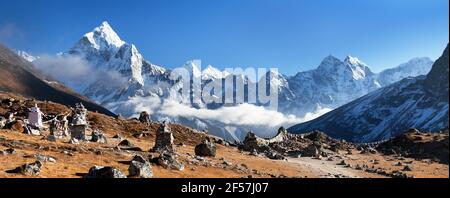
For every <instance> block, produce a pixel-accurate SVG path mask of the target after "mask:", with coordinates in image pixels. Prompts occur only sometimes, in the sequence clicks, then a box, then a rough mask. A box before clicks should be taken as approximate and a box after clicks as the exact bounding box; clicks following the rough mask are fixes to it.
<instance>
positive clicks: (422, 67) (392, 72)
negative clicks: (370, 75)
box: [376, 57, 433, 85]
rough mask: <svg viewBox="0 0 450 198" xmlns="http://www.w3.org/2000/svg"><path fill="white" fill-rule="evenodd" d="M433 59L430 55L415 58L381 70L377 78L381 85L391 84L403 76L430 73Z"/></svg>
mask: <svg viewBox="0 0 450 198" xmlns="http://www.w3.org/2000/svg"><path fill="white" fill-rule="evenodd" d="M432 65H433V61H432V60H431V59H430V58H428V57H422V58H414V59H411V60H410V61H408V62H406V63H403V64H401V65H399V66H397V67H395V68H392V69H386V70H384V71H382V72H380V73H379V74H378V75H377V77H376V79H377V81H378V82H379V83H380V84H381V85H390V84H392V83H395V82H397V81H399V80H401V79H403V78H407V77H415V76H420V75H424V74H426V73H428V72H429V71H430V69H431V66H432Z"/></svg>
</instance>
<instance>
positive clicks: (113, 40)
mask: <svg viewBox="0 0 450 198" xmlns="http://www.w3.org/2000/svg"><path fill="white" fill-rule="evenodd" d="M59 56H78V57H82V58H83V59H85V60H87V61H88V62H89V64H90V65H92V66H93V68H95V69H97V70H100V71H103V72H105V73H110V72H114V74H118V75H119V76H120V78H121V79H122V80H117V81H120V82H122V81H123V83H117V82H116V80H111V79H110V78H108V77H107V75H105V78H99V79H97V80H96V81H95V82H92V83H90V84H88V85H86V86H82V87H79V86H72V85H71V86H70V87H71V88H72V89H74V90H76V91H78V92H80V93H81V94H83V95H84V96H86V97H89V98H90V99H92V100H94V101H96V102H98V103H100V104H102V105H103V106H105V107H107V108H108V109H109V110H111V111H113V112H115V113H118V114H121V115H123V116H126V117H128V116H136V115H137V114H138V113H140V111H142V110H148V106H152V105H153V104H154V102H151V101H155V99H156V101H159V102H161V101H164V100H173V99H176V98H175V97H176V95H177V94H176V92H177V91H178V89H176V88H178V87H180V86H181V83H180V82H175V81H172V80H170V79H169V75H170V72H171V70H170V69H166V68H164V67H161V66H157V65H155V64H152V63H150V62H149V61H147V60H145V59H144V56H143V55H142V54H140V53H139V51H138V49H137V47H136V46H135V45H133V44H128V43H126V42H124V41H122V40H121V39H120V37H119V36H118V35H117V33H116V32H115V31H114V30H113V29H112V28H111V26H110V25H109V24H108V23H107V22H103V23H102V24H101V25H100V26H99V27H96V28H95V29H94V30H93V31H92V32H88V33H86V34H85V35H84V36H83V37H82V38H81V39H80V40H79V41H78V42H77V43H76V44H75V45H74V47H72V48H71V49H69V50H67V51H66V52H64V53H62V54H60V55H59ZM24 58H27V57H24ZM27 59H28V60H31V59H30V58H29V57H28V58H27ZM38 60H39V59H38ZM432 64H433V61H431V60H430V59H429V58H414V59H412V60H410V61H408V62H406V63H404V64H401V65H400V66H398V67H395V68H392V69H388V70H385V71H382V72H380V73H373V72H372V71H371V70H370V68H369V67H368V66H367V65H366V64H364V63H363V62H362V61H360V60H359V59H358V58H356V57H352V56H348V57H346V58H345V59H344V60H343V61H341V60H339V59H337V58H335V57H333V56H328V57H326V58H325V59H324V60H323V61H322V62H321V63H320V65H319V66H318V67H317V69H314V70H310V71H304V72H299V73H297V74H296V75H295V76H285V75H283V74H279V73H274V76H273V77H272V78H271V79H270V86H276V87H277V88H278V90H279V107H278V111H279V112H281V113H283V114H285V115H295V116H297V117H304V116H305V115H308V114H311V113H315V112H319V111H321V110H322V109H335V108H338V107H340V106H342V105H344V104H346V103H348V102H350V101H352V100H355V99H357V98H359V97H361V96H363V95H365V94H367V93H370V92H372V91H375V90H377V89H379V88H382V87H385V86H388V85H390V84H392V83H395V82H397V81H400V80H401V79H403V78H406V77H415V76H418V75H424V74H426V73H427V72H429V71H430V69H431V66H432ZM184 67H185V68H187V69H188V70H189V71H192V73H193V75H201V76H202V78H203V79H204V80H203V81H202V83H203V84H204V83H206V82H210V81H220V80H223V78H224V77H226V76H227V75H230V74H228V73H226V72H222V71H220V70H218V69H216V68H214V67H213V66H208V67H206V68H205V69H204V70H203V71H201V70H200V69H199V68H198V65H196V64H195V63H194V61H188V62H187V63H186V64H185V65H184ZM195 102H196V103H195V104H191V107H193V108H196V109H217V108H220V107H222V105H220V104H218V105H206V104H203V103H202V101H195ZM236 105H238V104H236ZM149 111H151V110H149ZM152 117H153V119H169V120H172V121H176V122H180V123H181V124H185V125H188V126H191V127H193V128H197V129H200V130H203V129H204V130H209V131H210V132H211V133H212V134H215V135H218V136H222V137H226V138H227V139H229V140H239V139H242V138H243V137H244V136H245V134H246V133H247V132H248V130H254V129H252V128H249V127H247V126H238V125H233V124H230V123H223V122H220V121H217V120H214V121H213V120H208V119H204V118H197V117H180V116H176V117H173V116H167V115H158V114H156V113H154V114H152ZM269 130H273V133H275V131H276V129H275V128H273V129H269ZM255 132H256V133H258V131H255Z"/></svg>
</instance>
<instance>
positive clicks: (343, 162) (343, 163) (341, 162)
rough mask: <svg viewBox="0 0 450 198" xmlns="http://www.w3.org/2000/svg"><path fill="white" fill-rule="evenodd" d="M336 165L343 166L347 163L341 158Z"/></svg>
mask: <svg viewBox="0 0 450 198" xmlns="http://www.w3.org/2000/svg"><path fill="white" fill-rule="evenodd" d="M337 165H341V166H345V165H347V163H346V162H345V161H344V160H342V161H340V162H339V163H337Z"/></svg>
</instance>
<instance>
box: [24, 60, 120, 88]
mask: <svg viewBox="0 0 450 198" xmlns="http://www.w3.org/2000/svg"><path fill="white" fill-rule="evenodd" d="M33 63H34V65H35V66H36V67H37V68H38V69H39V70H41V71H42V72H43V73H44V74H46V75H48V76H51V77H53V78H55V79H56V80H58V81H61V82H63V83H64V84H65V85H66V86H68V87H71V88H73V89H75V90H76V91H78V92H82V91H83V90H84V89H85V88H86V87H87V86H88V85H89V84H91V83H93V82H95V81H97V80H100V79H103V80H106V82H108V83H113V84H112V85H111V86H116V87H118V88H120V87H123V86H125V85H126V83H127V79H125V78H124V77H122V76H121V74H120V73H118V72H115V71H100V70H97V69H95V68H94V67H93V66H92V65H90V64H89V62H88V61H86V60H85V59H83V58H81V57H79V56H74V55H64V56H61V55H56V56H49V55H44V56H41V58H39V59H37V60H36V61H35V62H33Z"/></svg>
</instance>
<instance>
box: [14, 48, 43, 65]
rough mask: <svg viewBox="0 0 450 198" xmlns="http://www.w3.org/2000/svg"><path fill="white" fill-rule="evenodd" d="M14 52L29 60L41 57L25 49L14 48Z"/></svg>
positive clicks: (32, 60)
mask: <svg viewBox="0 0 450 198" xmlns="http://www.w3.org/2000/svg"><path fill="white" fill-rule="evenodd" d="M14 52H15V53H16V54H17V55H19V56H20V57H22V58H23V59H25V60H26V61H28V62H30V63H31V62H34V61H35V60H37V59H39V58H40V57H39V56H33V55H31V54H30V53H28V52H25V51H21V50H14Z"/></svg>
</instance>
